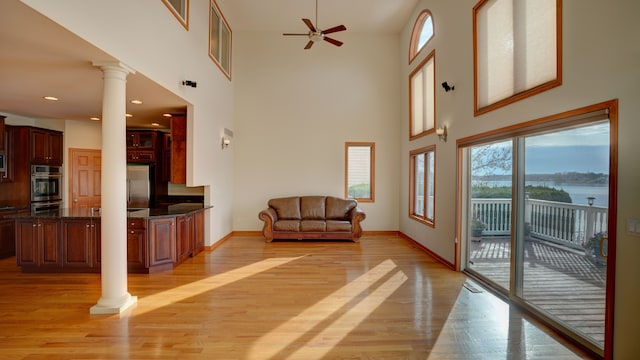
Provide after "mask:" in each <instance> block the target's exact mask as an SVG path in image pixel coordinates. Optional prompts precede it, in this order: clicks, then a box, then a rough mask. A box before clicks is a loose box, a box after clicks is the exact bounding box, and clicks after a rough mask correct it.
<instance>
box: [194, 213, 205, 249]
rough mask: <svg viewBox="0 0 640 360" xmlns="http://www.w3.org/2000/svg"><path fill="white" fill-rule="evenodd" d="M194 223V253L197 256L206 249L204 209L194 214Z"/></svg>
mask: <svg viewBox="0 0 640 360" xmlns="http://www.w3.org/2000/svg"><path fill="white" fill-rule="evenodd" d="M193 225H194V226H193V229H194V239H195V248H194V251H193V255H194V256H195V255H196V254H198V253H200V252H201V251H202V250H204V211H198V212H196V213H195V214H193Z"/></svg>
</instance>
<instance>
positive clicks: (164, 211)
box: [7, 203, 213, 219]
mask: <svg viewBox="0 0 640 360" xmlns="http://www.w3.org/2000/svg"><path fill="white" fill-rule="evenodd" d="M212 207H213V206H212V205H203V204H198V203H181V204H174V205H167V206H159V207H154V208H146V209H127V218H142V219H148V218H155V217H171V216H180V215H185V214H189V213H192V212H195V211H199V210H205V209H210V208H212ZM100 213H101V211H99V210H98V209H93V210H92V209H70V208H63V209H59V210H49V211H39V212H37V213H33V212H32V213H25V214H17V215H9V216H7V217H8V218H14V219H34V218H37V219H93V218H95V219H99V218H100Z"/></svg>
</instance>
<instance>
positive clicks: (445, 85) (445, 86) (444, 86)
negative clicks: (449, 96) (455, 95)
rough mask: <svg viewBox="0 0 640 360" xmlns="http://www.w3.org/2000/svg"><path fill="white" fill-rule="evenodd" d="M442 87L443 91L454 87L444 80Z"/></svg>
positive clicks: (451, 89)
mask: <svg viewBox="0 0 640 360" xmlns="http://www.w3.org/2000/svg"><path fill="white" fill-rule="evenodd" d="M442 87H443V88H444V91H445V92H449V91H453V90H455V88H456V87H455V86H453V85H449V84H448V83H447V82H446V81H445V82H443V83H442Z"/></svg>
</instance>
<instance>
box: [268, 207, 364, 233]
mask: <svg viewBox="0 0 640 360" xmlns="http://www.w3.org/2000/svg"><path fill="white" fill-rule="evenodd" d="M268 205H269V207H268V208H267V209H264V210H262V211H260V213H259V214H258V218H260V220H262V221H264V226H263V227H262V234H263V235H264V238H265V240H266V242H271V241H272V240H273V239H298V240H301V239H318V240H320V239H348V240H353V241H354V242H358V241H360V236H361V235H362V228H361V227H360V222H361V221H362V220H364V219H365V213H364V212H363V211H362V210H361V209H360V208H359V207H358V203H357V202H356V200H353V199H343V198H338V197H333V196H293V197H286V198H276V199H271V200H269V203H268Z"/></svg>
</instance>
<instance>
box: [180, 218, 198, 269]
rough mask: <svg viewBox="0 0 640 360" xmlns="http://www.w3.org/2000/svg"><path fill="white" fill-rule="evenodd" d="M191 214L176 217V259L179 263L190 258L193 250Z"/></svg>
mask: <svg viewBox="0 0 640 360" xmlns="http://www.w3.org/2000/svg"><path fill="white" fill-rule="evenodd" d="M194 225H195V224H194V221H193V214H188V215H183V216H178V217H176V229H177V230H176V231H177V232H176V241H177V245H178V246H177V253H178V254H177V259H176V261H177V262H178V263H181V262H183V261H185V260H187V259H188V258H190V257H191V256H193V251H194V249H195V237H194V229H193V227H194Z"/></svg>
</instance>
